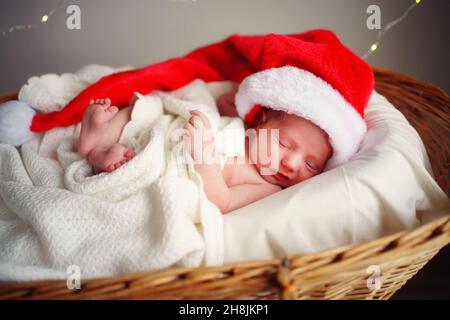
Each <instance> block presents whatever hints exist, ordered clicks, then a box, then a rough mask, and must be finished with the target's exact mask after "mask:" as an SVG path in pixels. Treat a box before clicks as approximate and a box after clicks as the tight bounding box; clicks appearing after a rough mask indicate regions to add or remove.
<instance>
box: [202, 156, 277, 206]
mask: <svg viewBox="0 0 450 320" xmlns="http://www.w3.org/2000/svg"><path fill="white" fill-rule="evenodd" d="M195 170H196V171H197V172H198V173H199V174H200V175H201V177H202V180H203V190H204V191H205V193H206V195H207V197H208V199H209V201H211V202H212V203H214V204H215V205H216V206H217V207H218V208H219V210H220V211H221V212H222V213H227V212H230V211H233V210H235V209H238V208H241V207H243V206H246V205H248V204H250V203H253V202H255V201H257V200H259V199H262V198H264V197H267V196H268V195H270V194H272V193H275V192H278V191H281V187H280V186H277V185H273V184H269V183H260V184H241V185H236V186H232V187H228V186H227V184H226V182H225V179H224V176H223V173H222V171H221V170H220V166H219V165H215V164H196V165H195Z"/></svg>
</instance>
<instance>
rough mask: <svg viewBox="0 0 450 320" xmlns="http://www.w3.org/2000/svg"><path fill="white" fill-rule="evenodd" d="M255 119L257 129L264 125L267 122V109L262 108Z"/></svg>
mask: <svg viewBox="0 0 450 320" xmlns="http://www.w3.org/2000/svg"><path fill="white" fill-rule="evenodd" d="M256 117H257V121H256V123H257V125H256V126H257V127H259V126H261V125H263V124H265V123H266V122H267V120H268V119H269V111H268V109H267V108H262V109H261V111H260V112H258V114H257V115H256Z"/></svg>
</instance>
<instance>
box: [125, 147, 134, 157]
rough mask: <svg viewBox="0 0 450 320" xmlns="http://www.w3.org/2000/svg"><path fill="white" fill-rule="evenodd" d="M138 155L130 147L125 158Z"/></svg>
mask: <svg viewBox="0 0 450 320" xmlns="http://www.w3.org/2000/svg"><path fill="white" fill-rule="evenodd" d="M135 155H136V152H134V150H132V149H128V150H127V151H125V158H128V159H131V158H133V157H134V156H135Z"/></svg>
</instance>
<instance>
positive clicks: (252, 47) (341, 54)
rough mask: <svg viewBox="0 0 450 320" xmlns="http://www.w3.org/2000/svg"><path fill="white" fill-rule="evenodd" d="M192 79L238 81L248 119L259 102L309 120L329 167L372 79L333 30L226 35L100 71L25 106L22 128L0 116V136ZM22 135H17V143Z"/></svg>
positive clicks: (357, 129) (353, 144) (354, 142)
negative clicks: (59, 96) (39, 106)
mask: <svg viewBox="0 0 450 320" xmlns="http://www.w3.org/2000/svg"><path fill="white" fill-rule="evenodd" d="M198 78H199V79H203V80H204V81H205V82H210V81H221V80H232V81H235V82H239V83H240V85H239V90H238V93H237V94H236V107H237V111H238V113H239V115H240V116H241V117H242V118H244V119H245V120H246V121H249V122H253V121H254V120H255V118H256V116H257V114H258V111H259V110H261V108H262V106H264V107H267V108H272V109H276V110H282V111H285V112H288V113H291V114H296V115H298V116H301V117H304V118H306V119H308V120H310V121H312V122H313V123H315V124H316V125H317V126H319V127H320V128H322V129H323V130H325V132H327V134H328V136H329V140H330V144H331V146H332V148H333V156H332V158H331V159H330V160H329V161H328V165H327V168H332V167H335V166H337V165H339V164H342V163H344V162H346V161H348V159H349V158H350V157H351V156H352V155H353V154H354V153H355V152H356V151H357V150H358V147H359V144H360V142H361V140H362V138H363V137H364V134H365V132H366V125H365V122H364V108H365V107H366V105H367V102H368V100H369V97H370V95H371V93H372V90H373V85H374V76H373V72H372V70H371V68H370V66H369V65H368V64H367V63H366V62H365V61H364V60H362V59H361V58H359V57H358V56H357V55H356V54H354V53H353V52H352V51H351V50H350V49H348V48H347V47H345V46H344V45H343V44H342V43H341V42H340V41H339V39H338V38H337V37H336V35H335V34H334V33H333V32H332V31H329V30H311V31H307V32H304V33H299V34H291V35H282V34H273V33H271V34H267V35H256V36H242V35H232V36H230V37H228V38H226V39H225V40H223V41H220V42H218V43H213V44H210V45H207V46H204V47H201V48H199V49H196V50H194V51H192V52H191V53H189V54H187V55H185V56H184V57H180V58H174V59H169V60H167V61H164V62H161V63H157V64H152V65H149V66H146V67H143V68H140V69H136V70H131V71H125V72H119V73H116V74H113V75H110V76H106V77H104V78H102V79H100V80H99V81H98V82H96V83H94V84H93V85H91V86H89V87H88V88H86V89H85V90H84V91H83V92H81V93H80V94H79V95H78V96H77V97H75V98H74V99H73V100H72V101H71V102H70V103H69V104H68V105H67V106H65V107H64V108H63V109H62V110H60V111H58V112H51V113H45V114H36V115H34V114H33V113H31V112H30V113H27V114H28V115H29V117H28V118H29V119H28V118H26V119H25V122H28V123H25V125H24V126H23V128H17V124H16V123H12V121H8V122H9V123H10V124H9V126H10V127H11V128H9V127H8V125H5V123H2V124H1V127H0V141H3V142H7V143H8V142H9V141H5V140H8V139H5V137H11V131H12V132H18V131H20V129H23V130H22V131H26V132H20V133H17V135H19V136H20V137H31V134H32V133H33V132H42V131H46V130H49V129H52V128H55V127H59V126H68V125H72V124H76V123H78V122H80V121H81V119H82V115H83V112H84V110H85V109H86V107H87V106H88V104H89V101H90V100H91V99H96V98H104V97H109V98H110V99H111V101H112V104H113V105H116V106H118V107H119V108H121V107H124V106H127V104H128V102H129V101H130V98H131V97H132V95H133V94H134V92H140V93H142V94H148V93H150V92H152V91H153V90H174V89H177V88H180V87H182V86H183V85H186V84H187V83H189V82H191V81H192V80H194V79H198ZM12 110H14V108H2V107H0V118H1V117H2V116H3V117H4V118H5V119H6V115H5V114H3V115H2V112H3V113H8V115H7V116H8V119H13V118H14V117H11V115H10V114H9V113H10V112H11V111H12ZM23 114H24V111H23V110H21V115H23ZM22 118H23V117H22ZM10 129H12V130H10ZM28 133H29V134H28ZM24 139H26V138H24ZM24 139H21V141H20V142H17V139H15V144H16V145H17V144H20V143H23V142H24V141H23V140H24ZM9 143H10V142H9Z"/></svg>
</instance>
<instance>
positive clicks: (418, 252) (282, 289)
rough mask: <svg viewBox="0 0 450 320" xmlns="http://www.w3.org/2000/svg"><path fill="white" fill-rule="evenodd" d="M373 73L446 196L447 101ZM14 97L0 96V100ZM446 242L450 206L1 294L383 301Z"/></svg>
mask: <svg viewBox="0 0 450 320" xmlns="http://www.w3.org/2000/svg"><path fill="white" fill-rule="evenodd" d="M374 72H375V76H376V89H377V91H378V92H379V93H381V94H383V95H384V96H386V97H387V98H388V99H389V100H390V102H391V103H392V104H394V105H395V106H396V107H397V108H398V109H399V110H400V111H401V112H402V113H403V114H404V115H405V116H406V117H407V119H408V120H409V121H410V123H411V124H412V125H413V126H414V127H415V128H416V129H417V131H418V133H419V134H420V136H421V137H422V139H423V141H424V143H425V145H426V148H427V151H428V155H429V157H430V161H431V164H432V167H433V170H434V174H435V177H436V181H437V182H438V183H439V185H440V187H441V188H442V189H443V190H445V191H446V192H447V194H448V192H449V177H448V169H449V139H448V136H449V128H450V125H449V113H448V109H449V106H450V98H449V97H448V96H447V94H445V93H444V92H443V91H441V90H440V89H438V88H436V87H434V86H432V85H429V84H426V83H423V82H420V81H417V80H415V79H413V78H411V77H408V76H405V75H401V74H398V73H394V72H391V71H387V70H384V69H381V68H374ZM14 98H16V94H14V93H12V94H7V95H3V96H1V97H0V102H1V101H6V100H9V99H14ZM443 142H444V147H443ZM449 242H450V208H449V210H448V212H446V216H444V217H442V218H439V219H436V220H434V221H432V222H430V223H428V224H426V225H424V226H421V227H419V228H416V229H414V230H408V231H404V232H400V233H397V234H393V235H390V236H386V237H383V238H380V239H377V240H374V241H370V242H366V243H362V244H355V245H348V246H344V247H340V248H336V249H332V250H327V251H323V252H319V253H315V254H309V255H296V256H290V257H286V258H285V259H274V260H265V261H253V262H244V263H236V264H230V265H225V266H220V267H210V268H173V269H167V270H162V271H156V272H142V273H133V274H127V275H123V276H118V277H114V278H106V279H95V280H85V281H82V283H81V289H80V290H77V291H71V290H69V289H67V286H66V281H61V280H51V281H36V282H26V283H0V299H388V298H389V297H391V296H392V295H393V294H394V293H395V292H396V291H397V290H398V289H399V288H401V287H402V286H403V285H404V284H405V283H406V281H407V280H408V279H410V278H411V277H413V276H414V275H415V274H416V273H417V272H418V271H419V270H420V269H421V268H422V267H423V266H424V265H425V264H426V263H427V262H428V261H429V260H430V259H431V258H432V257H433V256H434V255H435V254H436V253H437V252H438V251H439V250H440V249H441V248H442V247H443V246H445V245H446V244H448V243H449ZM370 265H378V266H379V267H380V270H381V287H380V288H379V289H369V288H368V286H367V279H368V277H369V276H370V274H368V273H367V272H366V271H367V268H368V266H370Z"/></svg>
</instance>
